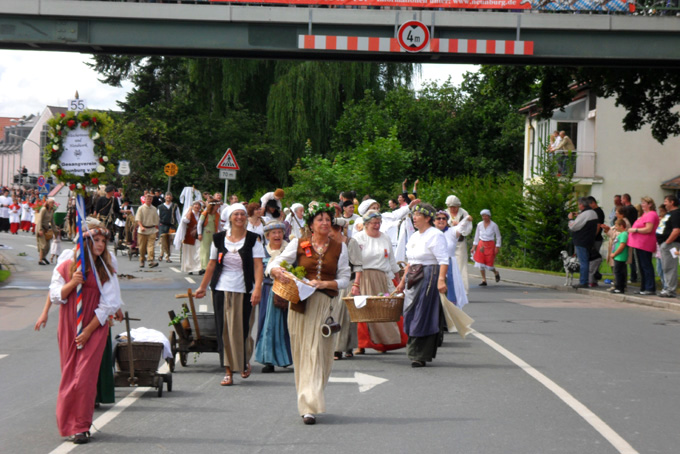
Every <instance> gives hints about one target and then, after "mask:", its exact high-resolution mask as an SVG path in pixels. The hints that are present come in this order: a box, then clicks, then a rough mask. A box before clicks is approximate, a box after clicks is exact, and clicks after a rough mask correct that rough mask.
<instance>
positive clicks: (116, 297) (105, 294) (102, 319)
mask: <svg viewBox="0 0 680 454" xmlns="http://www.w3.org/2000/svg"><path fill="white" fill-rule="evenodd" d="M73 255H74V250H73V249H67V250H65V251H64V252H62V253H61V255H59V258H58V259H57V266H55V267H54V270H53V271H52V281H51V282H50V287H49V295H50V302H51V303H52V304H66V302H67V301H68V296H67V297H66V298H65V299H62V298H61V290H62V288H63V287H64V285H66V280H65V279H64V277H63V276H62V275H61V273H59V271H57V268H58V267H59V265H61V263H62V262H65V261H66V260H72V259H73ZM109 256H110V257H111V265H113V270H114V273H113V275H112V276H111V279H109V280H108V282H106V283H105V284H104V285H102V286H101V288H100V289H99V291H100V294H101V295H100V298H99V305H98V306H97V308H96V309H95V310H94V313H95V315H96V316H97V319H98V320H99V324H100V325H102V326H104V323H107V320H108V318H109V316H111V315H114V314H115V313H116V312H117V311H118V309H120V308H121V307H122V306H123V299H122V298H121V295H120V286H119V285H118V276H117V275H116V273H118V260H116V256H114V255H111V254H109ZM74 291H75V290H74Z"/></svg>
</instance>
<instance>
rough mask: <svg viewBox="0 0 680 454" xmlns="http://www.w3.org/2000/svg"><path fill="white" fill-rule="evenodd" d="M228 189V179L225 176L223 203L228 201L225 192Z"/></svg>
mask: <svg viewBox="0 0 680 454" xmlns="http://www.w3.org/2000/svg"><path fill="white" fill-rule="evenodd" d="M228 189H229V180H227V179H226V178H225V180H224V203H225V204H228V203H229V199H227V194H228V193H227V190H228Z"/></svg>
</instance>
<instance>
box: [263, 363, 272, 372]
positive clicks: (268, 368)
mask: <svg viewBox="0 0 680 454" xmlns="http://www.w3.org/2000/svg"><path fill="white" fill-rule="evenodd" d="M272 372H274V366H272V365H271V364H267V365H266V366H264V367H263V368H262V373H263V374H271V373H272Z"/></svg>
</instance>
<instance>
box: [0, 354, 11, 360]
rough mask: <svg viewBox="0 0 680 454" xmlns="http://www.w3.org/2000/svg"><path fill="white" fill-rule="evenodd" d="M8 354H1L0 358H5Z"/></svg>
mask: <svg viewBox="0 0 680 454" xmlns="http://www.w3.org/2000/svg"><path fill="white" fill-rule="evenodd" d="M6 356H9V355H0V359H2V358H5V357H6Z"/></svg>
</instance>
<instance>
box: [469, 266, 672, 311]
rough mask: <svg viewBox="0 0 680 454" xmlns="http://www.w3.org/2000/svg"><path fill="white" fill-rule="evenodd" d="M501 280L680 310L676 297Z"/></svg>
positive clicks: (502, 280)
mask: <svg viewBox="0 0 680 454" xmlns="http://www.w3.org/2000/svg"><path fill="white" fill-rule="evenodd" d="M470 276H473V277H479V278H481V277H482V276H480V275H473V274H471V275H470ZM501 282H507V283H509V284H517V285H524V286H528V287H537V288H544V289H548V290H557V291H559V292H571V293H581V294H583V295H589V296H597V297H599V298H606V299H609V300H614V301H618V302H620V303H627V304H637V305H640V306H650V307H656V308H658V309H666V310H669V311H675V312H680V302H673V300H675V301H677V298H669V300H670V301H664V300H659V299H651V298H644V297H642V296H633V295H615V294H613V293H609V292H607V291H602V290H590V289H574V288H572V287H570V286H565V285H548V284H537V283H533V282H523V281H515V280H511V279H505V278H503V279H501Z"/></svg>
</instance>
